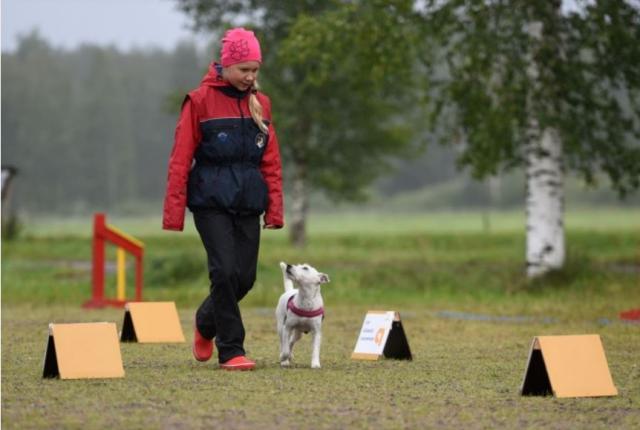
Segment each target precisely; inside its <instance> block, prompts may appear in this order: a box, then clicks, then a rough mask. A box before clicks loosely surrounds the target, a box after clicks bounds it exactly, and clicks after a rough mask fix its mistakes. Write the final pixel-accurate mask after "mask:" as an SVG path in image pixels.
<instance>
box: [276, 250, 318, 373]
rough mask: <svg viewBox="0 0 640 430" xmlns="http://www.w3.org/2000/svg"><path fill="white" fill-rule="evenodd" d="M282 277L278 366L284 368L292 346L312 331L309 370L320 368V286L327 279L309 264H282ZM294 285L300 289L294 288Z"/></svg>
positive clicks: (278, 314)
mask: <svg viewBox="0 0 640 430" xmlns="http://www.w3.org/2000/svg"><path fill="white" fill-rule="evenodd" d="M280 268H281V269H282V276H283V278H284V293H283V294H282V295H281V296H280V300H279V301H278V306H277V307H276V322H277V323H278V334H279V335H280V365H281V366H283V367H287V366H289V365H290V363H291V359H292V357H293V354H292V349H293V345H294V344H295V343H296V342H297V341H298V340H299V339H300V337H301V336H302V333H303V332H304V333H308V332H311V333H312V336H313V341H312V342H313V347H312V348H313V349H312V352H311V367H312V368H314V369H318V368H320V342H321V339H322V319H323V318H324V303H323V301H322V296H321V295H320V285H322V284H326V283H327V282H329V277H328V276H327V275H325V274H324V273H320V272H318V271H317V270H316V269H314V268H313V267H311V266H309V265H308V264H300V265H296V266H292V265H290V264H286V263H283V262H281V263H280ZM294 282H295V283H296V284H297V285H298V287H299V289H295V288H293V283H294Z"/></svg>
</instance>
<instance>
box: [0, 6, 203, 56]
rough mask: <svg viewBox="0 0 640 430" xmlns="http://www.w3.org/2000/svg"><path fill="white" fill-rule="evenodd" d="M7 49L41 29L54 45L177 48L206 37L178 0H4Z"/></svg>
mask: <svg viewBox="0 0 640 430" xmlns="http://www.w3.org/2000/svg"><path fill="white" fill-rule="evenodd" d="M1 1H2V51H13V50H14V49H15V47H16V45H17V36H18V35H21V34H22V35H24V34H28V33H30V32H31V31H32V30H33V29H37V30H38V31H39V33H40V35H41V36H43V37H44V38H45V39H46V40H48V41H49V42H50V43H51V44H52V45H53V46H55V47H62V48H67V49H73V48H75V47H77V46H78V45H80V44H82V43H93V44H99V45H110V44H112V45H115V46H117V47H118V48H120V49H122V50H129V49H131V48H133V47H139V48H145V47H159V48H165V49H172V48H173V47H175V45H176V43H177V42H178V41H179V40H184V39H194V38H195V40H196V42H197V43H198V44H199V45H204V43H205V42H206V37H205V36H203V35H199V36H194V35H193V33H192V32H191V31H190V30H188V29H187V24H188V22H189V21H188V19H187V17H186V16H185V15H184V14H183V13H181V12H180V11H178V10H177V9H176V2H175V1H174V0H1Z"/></svg>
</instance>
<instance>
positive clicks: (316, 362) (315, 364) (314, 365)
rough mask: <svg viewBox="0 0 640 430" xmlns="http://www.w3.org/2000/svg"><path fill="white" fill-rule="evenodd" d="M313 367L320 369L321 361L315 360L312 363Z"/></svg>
mask: <svg viewBox="0 0 640 430" xmlns="http://www.w3.org/2000/svg"><path fill="white" fill-rule="evenodd" d="M311 368H312V369H320V362H319V361H315V362H313V363H311Z"/></svg>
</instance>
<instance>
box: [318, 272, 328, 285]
mask: <svg viewBox="0 0 640 430" xmlns="http://www.w3.org/2000/svg"><path fill="white" fill-rule="evenodd" d="M329 282H330V279H329V275H327V274H325V273H321V274H320V283H321V284H328V283H329Z"/></svg>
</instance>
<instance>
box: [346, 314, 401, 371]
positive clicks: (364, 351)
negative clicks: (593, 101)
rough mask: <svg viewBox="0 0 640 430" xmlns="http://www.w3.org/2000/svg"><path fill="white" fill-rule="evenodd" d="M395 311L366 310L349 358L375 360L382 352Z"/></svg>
mask: <svg viewBox="0 0 640 430" xmlns="http://www.w3.org/2000/svg"><path fill="white" fill-rule="evenodd" d="M394 319H395V312H393V311H388V312H379V311H378V312H376V311H370V312H367V315H366V316H365V317H364V322H363V323H362V329H361V330H360V335H359V336H358V341H357V342H356V348H355V350H354V351H353V354H352V355H351V358H361V359H372V360H376V359H377V358H378V357H379V356H381V355H382V354H383V352H384V347H385V345H386V343H387V338H388V337H389V332H390V331H391V326H392V324H393V320H394Z"/></svg>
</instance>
